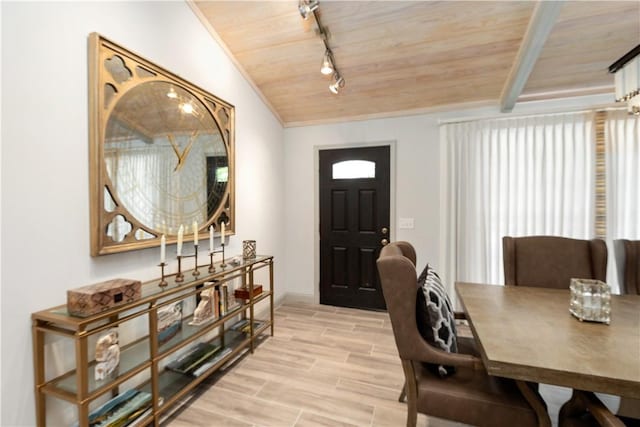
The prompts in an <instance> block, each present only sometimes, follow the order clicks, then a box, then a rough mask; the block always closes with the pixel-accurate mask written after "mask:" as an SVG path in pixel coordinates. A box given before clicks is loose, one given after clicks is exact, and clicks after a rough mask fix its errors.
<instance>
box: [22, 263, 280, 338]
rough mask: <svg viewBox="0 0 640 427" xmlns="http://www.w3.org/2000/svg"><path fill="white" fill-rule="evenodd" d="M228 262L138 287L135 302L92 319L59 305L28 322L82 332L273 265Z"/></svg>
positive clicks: (37, 314) (38, 313)
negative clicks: (164, 283) (211, 270)
mask: <svg viewBox="0 0 640 427" xmlns="http://www.w3.org/2000/svg"><path fill="white" fill-rule="evenodd" d="M232 259H235V260H238V263H237V264H232V263H231V260H232ZM232 259H227V260H226V261H227V264H226V266H225V267H224V268H223V267H221V266H220V263H214V265H215V267H216V271H215V272H214V273H209V272H208V271H207V269H208V266H209V265H208V264H205V265H200V266H198V270H199V271H200V274H199V275H198V276H194V275H193V274H192V273H193V271H194V270H195V269H190V270H184V271H183V274H184V281H183V282H179V283H177V282H176V281H175V279H176V273H173V274H170V275H167V276H165V280H166V281H167V283H168V285H167V286H165V287H162V288H161V287H160V286H158V283H159V282H160V279H155V280H150V281H148V282H144V283H143V284H142V287H141V294H142V296H141V298H140V299H139V300H136V301H134V302H131V303H127V304H123V305H120V306H116V307H114V308H113V309H110V310H106V311H104V312H101V313H98V314H95V315H92V316H88V317H78V316H72V315H70V314H69V312H68V310H67V306H66V305H61V306H57V307H53V308H50V309H48V310H43V311H39V312H36V313H33V314H32V318H33V319H34V320H38V321H45V322H52V323H55V324H62V325H66V326H70V327H72V328H74V329H76V330H78V329H80V328H86V325H90V324H92V323H94V322H96V321H101V320H104V319H105V318H108V316H109V315H112V314H114V313H122V312H124V311H128V310H131V309H134V310H135V309H136V308H137V307H139V310H140V311H142V310H144V309H146V307H144V306H145V305H146V304H149V303H152V302H155V301H157V300H160V299H164V298H169V297H170V298H178V297H179V296H180V295H181V294H187V293H189V292H192V291H193V289H194V287H196V286H199V285H202V284H204V282H209V281H219V282H222V281H225V280H227V279H228V278H230V277H233V276H234V275H240V274H242V272H243V271H247V270H250V269H257V268H260V267H261V266H265V265H269V264H271V263H272V262H273V257H272V256H270V255H269V256H267V255H257V256H256V257H255V258H252V259H247V260H244V259H242V257H234V258H232Z"/></svg>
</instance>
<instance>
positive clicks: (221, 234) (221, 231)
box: [220, 222, 224, 246]
mask: <svg viewBox="0 0 640 427" xmlns="http://www.w3.org/2000/svg"><path fill="white" fill-rule="evenodd" d="M220 244H221V245H223V246H224V222H223V223H221V224H220Z"/></svg>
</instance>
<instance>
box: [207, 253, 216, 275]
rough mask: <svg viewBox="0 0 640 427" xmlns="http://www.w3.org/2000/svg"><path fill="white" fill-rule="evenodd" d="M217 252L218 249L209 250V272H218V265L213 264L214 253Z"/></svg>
mask: <svg viewBox="0 0 640 427" xmlns="http://www.w3.org/2000/svg"><path fill="white" fill-rule="evenodd" d="M215 253H216V251H209V273H215V272H216V267H215V266H214V265H213V254H215Z"/></svg>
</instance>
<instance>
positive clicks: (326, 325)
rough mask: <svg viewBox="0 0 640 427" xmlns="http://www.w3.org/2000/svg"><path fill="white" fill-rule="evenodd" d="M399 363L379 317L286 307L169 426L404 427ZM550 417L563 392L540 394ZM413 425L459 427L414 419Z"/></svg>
mask: <svg viewBox="0 0 640 427" xmlns="http://www.w3.org/2000/svg"><path fill="white" fill-rule="evenodd" d="M403 383H404V380H403V374H402V368H401V366H400V360H399V358H398V355H397V350H396V347H395V343H394V340H393V333H392V331H391V324H390V322H389V317H388V315H387V314H386V313H380V312H371V311H363V310H355V309H349V308H340V307H331V306H324V305H314V304H306V303H301V302H285V303H284V304H282V305H280V306H279V307H277V308H276V311H275V336H273V337H269V338H266V339H265V340H264V342H262V343H261V344H260V345H259V347H258V348H257V349H256V351H255V352H254V354H252V355H247V356H246V357H244V358H242V359H240V360H239V361H237V362H236V363H234V365H233V366H231V367H229V368H228V369H225V371H224V372H222V373H221V374H220V375H217V376H214V377H212V378H211V380H208V381H207V382H205V383H203V384H202V385H201V386H200V387H199V389H198V390H197V391H196V393H194V395H193V396H192V397H190V398H189V399H187V400H186V402H185V403H187V405H185V407H184V409H182V410H181V411H179V412H177V413H176V414H174V415H173V416H172V417H171V419H170V420H169V422H168V423H166V424H167V425H168V426H170V427H194V426H203V427H204V426H207V427H210V426H211V427H213V426H231V427H235V426H238V427H249V426H295V427H307V426H331V427H334V426H335V427H339V426H357V427H366V426H369V427H374V426H376V427H377V426H385V427H391V426H403V425H405V424H406V405H405V404H404V403H399V402H398V396H399V393H400V390H401V388H402V386H403ZM541 392H542V393H543V395H545V396H544V397H545V399H547V403H548V404H549V410H550V413H551V419H552V421H554V424H555V420H556V416H557V410H558V409H559V407H560V405H561V403H562V402H564V401H566V400H567V399H568V397H569V395H570V392H569V391H568V390H566V389H561V388H559V387H555V388H546V389H542V390H541ZM418 426H420V427H425V426H428V427H462V426H463V424H459V423H454V422H450V421H446V420H441V419H435V418H427V417H425V416H424V415H419V416H418Z"/></svg>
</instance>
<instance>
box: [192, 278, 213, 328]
mask: <svg viewBox="0 0 640 427" xmlns="http://www.w3.org/2000/svg"><path fill="white" fill-rule="evenodd" d="M214 292H215V289H214V288H213V287H211V288H209V289H205V290H204V291H202V292H201V293H200V298H201V299H200V303H198V306H197V307H196V309H195V311H194V312H193V323H195V324H197V323H202V322H204V321H206V320H208V319H210V318H211V317H212V316H213V302H214V295H213V293H214Z"/></svg>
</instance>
